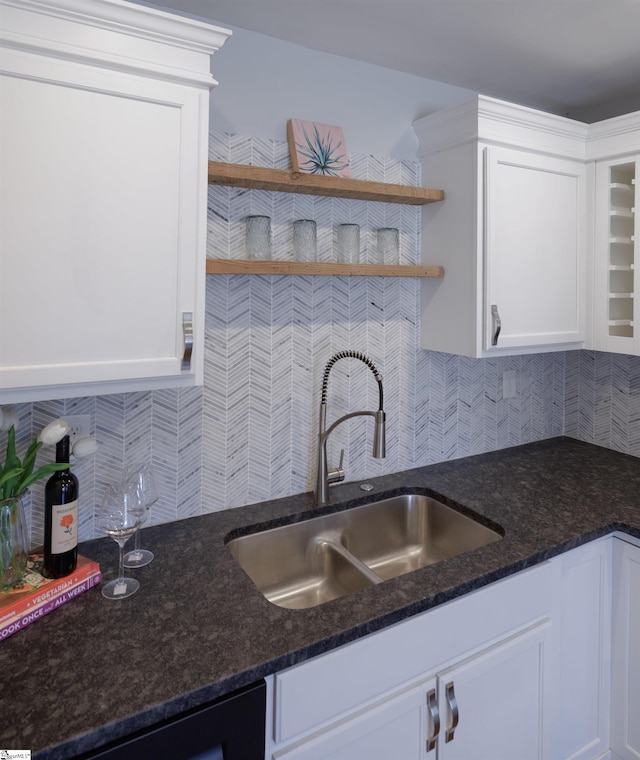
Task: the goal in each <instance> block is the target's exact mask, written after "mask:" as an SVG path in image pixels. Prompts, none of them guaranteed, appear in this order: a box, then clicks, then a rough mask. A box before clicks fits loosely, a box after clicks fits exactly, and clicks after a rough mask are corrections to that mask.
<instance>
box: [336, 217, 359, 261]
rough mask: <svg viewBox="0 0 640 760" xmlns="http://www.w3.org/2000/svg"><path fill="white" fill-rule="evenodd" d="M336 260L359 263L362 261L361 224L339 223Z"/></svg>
mask: <svg viewBox="0 0 640 760" xmlns="http://www.w3.org/2000/svg"><path fill="white" fill-rule="evenodd" d="M335 250H336V261H338V262H339V263H340V264H357V263H358V262H359V261H360V226H359V225H357V224H338V225H336V228H335Z"/></svg>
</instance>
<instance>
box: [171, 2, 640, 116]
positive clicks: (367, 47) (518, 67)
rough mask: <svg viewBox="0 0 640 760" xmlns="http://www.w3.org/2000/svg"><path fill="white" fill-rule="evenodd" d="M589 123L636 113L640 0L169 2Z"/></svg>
mask: <svg viewBox="0 0 640 760" xmlns="http://www.w3.org/2000/svg"><path fill="white" fill-rule="evenodd" d="M162 5H164V6H166V7H168V8H173V9H176V10H181V11H183V12H186V13H189V14H193V15H196V16H199V17H201V18H206V19H211V20H213V21H216V22H218V23H219V24H226V25H230V26H235V27H240V28H243V29H249V30H251V31H254V32H260V33H262V34H266V35H269V36H271V37H277V38H279V39H282V40H286V41H288V42H293V43H296V44H298V45H302V46H304V47H308V48H312V49H314V50H320V51H324V52H327V53H334V54H337V55H341V56H346V57H348V58H354V59H357V60H360V61H365V62H368V63H373V64H378V65H380V66H385V67H387V68H391V69H397V70H399V71H404V72H407V73H410V74H415V75H417V76H419V77H425V78H427V79H433V80H436V81H438V82H445V83H447V84H452V85H457V86H459V87H464V88H466V89H469V90H474V91H476V92H480V93H482V94H484V95H490V96H493V97H497V98H502V99H505V100H510V101H512V102H515V103H521V104H524V105H529V106H532V107H534V108H540V109H543V110H546V111H551V112H554V113H560V114H565V115H568V116H571V117H572V118H577V119H582V120H584V121H597V120H599V119H602V118H608V117H609V116H616V115H618V114H620V113H626V112H629V111H633V110H638V109H640V0H163V2H162Z"/></svg>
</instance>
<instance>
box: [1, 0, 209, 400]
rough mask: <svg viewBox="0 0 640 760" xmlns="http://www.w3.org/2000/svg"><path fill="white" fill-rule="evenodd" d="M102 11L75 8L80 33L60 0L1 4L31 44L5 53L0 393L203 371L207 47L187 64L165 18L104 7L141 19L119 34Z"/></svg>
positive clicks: (91, 387) (112, 385)
mask: <svg viewBox="0 0 640 760" xmlns="http://www.w3.org/2000/svg"><path fill="white" fill-rule="evenodd" d="M45 5H46V3H45ZM54 5H55V4H54ZM103 8H105V6H98V9H97V10H96V7H95V4H94V3H91V2H88V3H86V4H84V7H83V12H86V13H87V15H88V18H89V21H88V22H87V24H88V26H87V28H86V30H85V29H84V27H83V25H82V23H80V22H78V21H77V20H76V18H75V17H73V16H71V17H67V16H66V15H65V13H64V10H62V9H61V10H60V11H59V15H60V17H59V18H57V15H58V10H57V9H56V8H55V7H54V8H53V9H51V10H50V12H49V9H45V10H44V11H43V13H42V16H41V17H38V15H39V11H38V10H37V9H35V10H33V9H29V8H27V9H21V8H13V7H10V8H7V9H5V11H6V16H4V17H3V21H5V20H6V23H7V25H12V26H13V29H12V31H13V33H14V35H22V36H23V37H25V38H26V39H28V40H29V41H30V42H31V45H29V46H25V48H26V49H22V50H21V49H14V48H13V47H12V46H10V45H7V46H4V47H2V49H1V50H0V52H1V59H0V60H1V63H0V87H1V88H2V102H3V107H2V111H1V124H0V162H1V165H2V172H1V173H0V213H1V214H2V217H1V219H0V347H1V348H0V402H10V401H21V400H32V399H36V398H47V397H49V398H61V397H65V396H69V395H82V394H83V393H97V392H112V391H114V390H127V389H133V388H140V387H168V386H172V385H193V384H194V383H197V382H199V381H200V378H201V366H202V344H203V336H202V329H203V317H204V265H205V258H204V257H205V248H204V246H205V233H206V222H205V219H206V188H207V186H206V157H207V132H208V130H207V123H208V94H209V83H206V80H207V79H210V75H209V72H208V66H209V56H205V55H203V56H202V60H200V58H199V55H200V53H204V50H205V48H201V51H200V52H199V55H198V60H199V61H200V65H201V64H202V63H203V62H204V63H205V64H206V66H207V71H206V76H205V74H204V72H201V73H200V74H196V73H194V72H193V71H190V69H191V67H192V65H194V61H193V60H189V59H188V57H187V56H188V54H187V52H186V51H187V50H189V43H188V42H187V41H184V44H181V43H180V42H179V40H178V35H179V32H180V30H179V29H176V28H174V25H175V24H177V23H178V24H179V23H180V22H176V21H174V19H175V17H169V16H168V14H159V12H157V11H148V10H146V9H142V8H135V6H129V7H127V5H126V4H123V6H122V7H121V6H119V5H118V6H114V8H113V9H112V12H113V13H118V14H126V13H127V12H129V13H131V14H132V15H133V16H134V17H135V18H133V19H130V18H129V17H128V16H126V15H123V17H122V18H118V21H119V22H120V23H121V24H122V25H126V23H127V22H129V23H130V24H131V26H129V27H128V28H127V34H126V35H125V34H122V35H121V36H122V38H123V39H120V37H119V34H120V33H119V31H118V27H117V26H116V25H114V23H113V22H114V19H109V20H105V21H104V29H103V28H101V27H102V23H101V19H100V18H98V17H97V16H96V17H95V18H91V14H92V13H96V14H98V13H99V12H100V11H101V10H102V9H103ZM32 10H33V12H32V13H31V11H32ZM147 13H148V14H150V15H152V16H153V18H152V19H151V21H150V23H153V24H155V25H156V28H155V29H154V31H153V32H150V33H149V39H147V38H145V33H144V31H142V30H139V29H137V28H135V27H134V24H135V23H140V22H141V19H140V16H143V17H144V14H147ZM30 15H33V16H34V17H36V18H35V20H34V19H31V18H30ZM143 20H144V18H143ZM29 21H31V22H32V26H33V27H34V28H36V24H37V29H38V39H37V40H31V38H30V37H29V29H30V26H29V25H28V22H29ZM89 22H92V23H89ZM158 24H160V26H157V25H158ZM165 26H166V33H167V34H168V35H169V33H170V32H171V33H173V34H175V35H176V43H175V45H176V47H175V50H176V51H178V53H177V54H176V53H174V51H173V47H172V44H169V43H167V44H161V43H159V42H158V41H157V35H158V34H159V30H160V29H163V28H165ZM207 29H208V27H205V25H199V26H198V33H199V34H200V35H201V36H202V41H204V40H205V38H206V34H207ZM211 29H214V28H213V27H212V28H211ZM83 32H84V36H82V35H83ZM138 36H140V37H141V39H137V37H138ZM85 39H86V43H84V44H85V45H86V47H81V46H80V44H79V40H83V41H84V40H85ZM93 44H95V46H96V48H95V49H94V48H93V47H92V45H93ZM100 45H102V46H103V47H104V49H100ZM154 46H159V47H161V48H162V51H161V52H158V51H155V52H154ZM0 47H1V46H0ZM121 51H123V52H121ZM125 53H126V55H125ZM120 54H121V57H122V60H120V58H119V55H120ZM155 55H160V56H161V58H162V65H164V66H165V69H166V71H160V72H159V71H158V67H159V66H160V64H159V63H158V61H152V60H151V59H153V58H154V56H155ZM174 55H178V56H179V58H180V61H181V65H182V66H183V67H184V68H183V71H182V72H181V76H182V80H181V79H180V77H179V76H177V75H176V72H175V70H173V69H172V66H176V65H177V62H176V61H175V60H174V58H173V56H174ZM146 67H148V69H149V71H146V70H145V69H146ZM190 76H192V77H193V79H194V83H193V85H192V84H191V83H190V82H189V81H188V79H189V77H190ZM198 79H200V80H201V82H198V81H197V80H198ZM211 81H212V80H211ZM185 326H186V327H187V332H188V330H190V329H191V328H193V330H194V337H195V345H194V351H193V353H192V360H191V362H190V363H187V362H185V363H183V357H184V354H185ZM188 337H189V336H188V335H187V338H188Z"/></svg>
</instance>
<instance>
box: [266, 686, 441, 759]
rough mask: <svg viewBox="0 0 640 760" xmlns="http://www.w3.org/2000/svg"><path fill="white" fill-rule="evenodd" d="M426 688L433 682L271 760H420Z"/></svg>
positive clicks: (399, 696) (422, 754)
mask: <svg viewBox="0 0 640 760" xmlns="http://www.w3.org/2000/svg"><path fill="white" fill-rule="evenodd" d="M427 688H430V689H431V690H433V689H435V679H434V680H433V681H432V682H431V683H427V684H421V685H420V686H417V687H415V688H413V689H410V690H408V691H406V692H403V693H401V694H398V695H396V696H394V697H392V698H390V699H388V700H386V701H385V702H383V703H382V704H379V705H377V706H376V707H373V708H371V709H369V710H367V711H366V712H364V713H362V714H360V715H358V716H356V717H355V718H352V719H351V720H349V721H347V722H346V723H343V724H341V725H339V726H338V727H337V728H334V729H332V730H330V731H327V732H326V733H323V734H320V735H319V736H317V737H316V738H314V739H311V740H310V741H307V742H305V743H304V744H302V745H301V746H299V747H297V748H295V749H292V750H290V751H285V752H283V753H282V754H281V753H277V754H275V755H274V756H273V757H274V758H276V757H277V758H282V760H423V759H424V758H425V747H426V738H425V718H424V713H425V708H426V693H427Z"/></svg>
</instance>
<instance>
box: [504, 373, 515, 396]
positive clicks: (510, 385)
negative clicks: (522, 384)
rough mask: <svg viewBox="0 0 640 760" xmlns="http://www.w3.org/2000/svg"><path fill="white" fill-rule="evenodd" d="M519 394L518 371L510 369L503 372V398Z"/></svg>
mask: <svg viewBox="0 0 640 760" xmlns="http://www.w3.org/2000/svg"><path fill="white" fill-rule="evenodd" d="M517 395H518V389H517V386H516V371H515V369H508V370H506V371H505V372H503V373H502V398H515V397H516V396H517Z"/></svg>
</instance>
